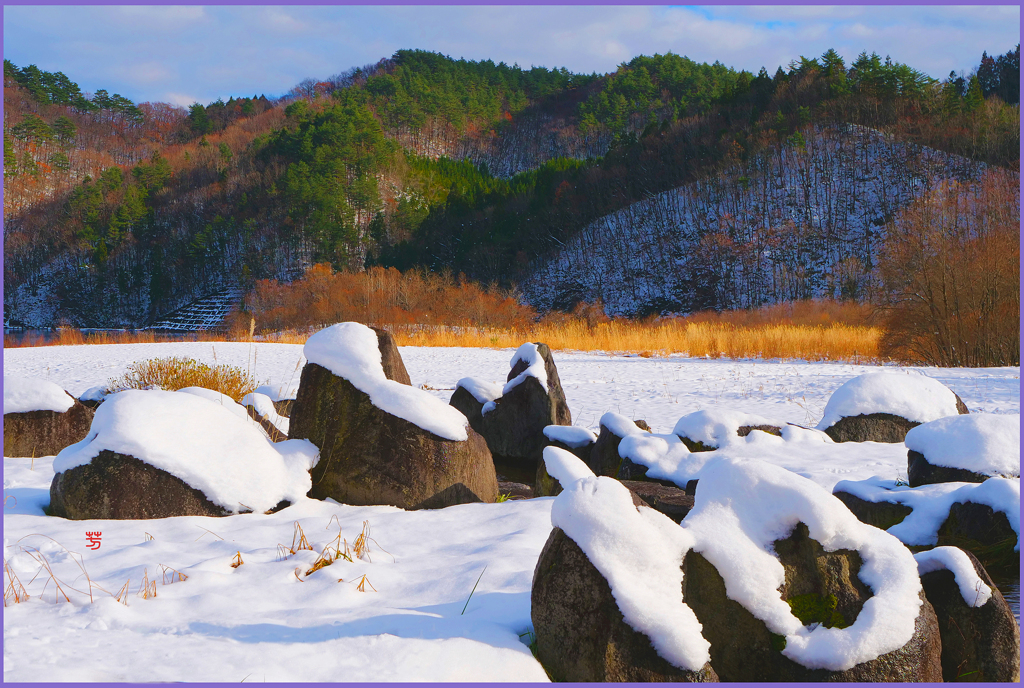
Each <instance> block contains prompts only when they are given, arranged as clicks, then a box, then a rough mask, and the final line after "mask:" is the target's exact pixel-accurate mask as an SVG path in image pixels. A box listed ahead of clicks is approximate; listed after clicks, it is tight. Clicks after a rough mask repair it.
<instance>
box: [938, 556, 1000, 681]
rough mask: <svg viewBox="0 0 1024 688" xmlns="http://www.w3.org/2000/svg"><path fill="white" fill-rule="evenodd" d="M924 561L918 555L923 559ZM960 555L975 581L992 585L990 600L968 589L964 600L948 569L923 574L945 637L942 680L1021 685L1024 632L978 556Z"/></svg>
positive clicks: (943, 641) (978, 591) (979, 591)
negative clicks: (1022, 633)
mask: <svg viewBox="0 0 1024 688" xmlns="http://www.w3.org/2000/svg"><path fill="white" fill-rule="evenodd" d="M940 549H945V548H940ZM954 553H955V550H954ZM922 554H924V555H927V554H929V553H928V552H924V553H922ZM921 556H922V555H921V554H919V555H918V558H919V560H920V558H921ZM957 556H959V557H963V558H964V559H966V560H967V563H968V565H969V566H970V568H971V569H973V572H974V574H975V576H976V577H977V578H976V579H975V582H976V583H977V581H978V580H980V582H981V583H982V584H984V585H985V586H988V589H989V590H990V595H991V596H990V597H989V598H988V600H987V601H985V602H984V603H980V602H981V599H982V595H983V593H982V592H981V590H975V589H974V588H975V586H968V587H969V589H968V590H967V596H968V599H965V598H964V592H965V591H964V586H962V585H961V584H960V583H959V582H958V580H957V575H956V574H954V573H953V571H951V570H949V569H948V568H941V569H937V570H929V571H927V572H926V573H923V574H922V575H921V584H922V585H923V586H924V594H925V596H926V597H927V598H928V601H929V602H930V603H931V604H932V606H933V607H934V608H935V615H936V618H937V621H938V625H939V633H940V634H941V636H942V678H943V680H944V681H985V682H996V681H999V682H1003V681H1010V682H1014V683H1016V682H1018V681H1020V629H1019V628H1018V626H1017V620H1016V619H1015V618H1014V616H1013V611H1012V610H1011V609H1010V605H1008V604H1007V603H1006V600H1005V599H1004V598H1003V596H1002V594H1001V593H1000V592H999V590H998V588H996V586H995V584H994V583H993V582H992V578H991V577H989V575H988V572H987V571H986V570H985V567H984V566H982V565H981V562H980V561H978V559H977V557H975V556H974V555H973V554H971V553H970V552H960V553H959V554H958V555H957ZM968 573H969V572H968ZM959 575H963V573H960V574H959ZM976 587H977V588H981V587H982V586H981V585H976ZM979 603H980V604H979ZM975 605H978V606H975Z"/></svg>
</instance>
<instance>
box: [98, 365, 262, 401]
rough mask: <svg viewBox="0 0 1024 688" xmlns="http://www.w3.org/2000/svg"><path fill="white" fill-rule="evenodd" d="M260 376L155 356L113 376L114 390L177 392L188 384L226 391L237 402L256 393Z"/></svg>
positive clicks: (109, 386)
mask: <svg viewBox="0 0 1024 688" xmlns="http://www.w3.org/2000/svg"><path fill="white" fill-rule="evenodd" d="M257 386H258V385H257V383H256V378H255V377H254V376H253V375H252V374H251V373H249V372H247V371H245V370H243V369H241V368H239V367H237V366H230V365H226V364H219V365H214V366H210V365H207V364H205V363H203V362H202V361H197V360H195V359H193V358H180V357H176V356H175V357H171V358H151V359H149V360H146V361H135V362H134V363H132V364H130V365H129V366H128V370H126V371H125V373H124V374H123V375H121V376H120V377H116V378H111V380H110V382H108V383H107V387H108V388H109V389H110V391H111V392H120V391H122V390H126V389H152V388H153V387H158V388H160V389H165V390H168V391H175V390H179V389H182V388H184V387H205V388H206V389H212V390H216V391H218V392H220V393H221V394H226V395H227V396H229V397H231V398H232V399H234V400H235V401H237V402H241V401H242V397H244V396H245V395H246V394H249V393H250V392H255V391H256V387H257Z"/></svg>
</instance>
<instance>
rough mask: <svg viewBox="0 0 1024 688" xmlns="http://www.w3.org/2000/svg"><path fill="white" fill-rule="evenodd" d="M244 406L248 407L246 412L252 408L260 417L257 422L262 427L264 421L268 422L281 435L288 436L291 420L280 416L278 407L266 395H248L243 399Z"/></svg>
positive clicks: (254, 393)
mask: <svg viewBox="0 0 1024 688" xmlns="http://www.w3.org/2000/svg"><path fill="white" fill-rule="evenodd" d="M242 405H243V406H245V407H247V409H246V410H248V407H251V408H252V410H253V411H255V412H256V413H257V414H258V415H259V417H258V418H256V420H257V422H260V424H261V425H262V424H263V421H266V422H267V423H270V424H271V425H273V426H274V427H275V428H276V429H277V430H278V431H279V432H280V433H281V434H283V435H285V436H287V435H288V425H289V422H290V421H289V419H288V418H286V417H285V416H282V415H280V414H278V412H277V407H276V406H274V402H273V401H272V400H271V398H270V397H268V396H267V395H266V394H260V393H259V392H251V393H249V394H246V395H245V396H244V397H243V398H242ZM264 429H266V428H264Z"/></svg>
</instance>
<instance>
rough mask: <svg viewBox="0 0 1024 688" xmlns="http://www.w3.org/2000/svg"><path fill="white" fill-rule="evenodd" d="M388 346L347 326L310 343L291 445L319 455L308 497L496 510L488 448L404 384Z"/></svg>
mask: <svg viewBox="0 0 1024 688" xmlns="http://www.w3.org/2000/svg"><path fill="white" fill-rule="evenodd" d="M382 341H383V342H384V343H385V344H386V341H387V340H386V339H384V338H382V337H380V334H379V332H374V331H372V330H370V328H367V327H365V326H363V325H359V324H358V323H342V324H340V325H334V326H333V327H329V328H327V329H325V330H321V331H320V332H318V333H317V334H315V335H313V337H310V339H309V340H308V341H307V342H306V347H305V350H304V353H305V355H306V359H307V361H309V362H308V363H307V364H306V366H305V367H304V368H303V369H302V376H301V380H300V383H299V390H298V395H297V396H296V399H295V404H294V406H293V408H292V415H291V418H290V424H289V437H290V438H304V439H308V440H310V441H311V442H312V443H313V444H315V445H316V446H317V447H319V448H320V460H319V462H318V463H317V464H316V466H315V467H314V468H313V469H312V480H313V487H312V489H311V490H310V492H309V496H310V497H313V498H316V499H327V498H331V499H334V500H336V501H338V502H341V503H344V504H353V505H362V504H390V505H393V506H399V507H403V508H440V507H444V506H449V505H451V504H460V503H465V502H470V501H484V502H493V501H494V500H495V499H496V498H497V494H498V482H497V477H496V475H495V472H494V465H493V463H492V461H491V456H490V452H489V451H488V450H487V444H486V442H485V441H484V439H483V438H482V437H481V436H480V435H479V434H477V433H476V432H474V431H473V430H472V428H470V427H469V426H468V422H467V421H466V418H465V416H463V415H462V414H460V413H459V412H458V411H457V410H455V409H454V408H452V407H451V406H448V405H447V404H444V403H443V402H441V401H439V400H437V399H436V398H435V397H433V396H431V395H430V394H429V393H427V392H424V391H423V390H419V389H416V388H414V387H412V386H409V385H407V384H405V383H404V382H402V381H400V380H401V379H402V378H401V375H400V374H398V373H396V371H404V370H405V367H404V365H401V359H400V357H399V356H398V352H397V349H396V350H395V351H394V352H392V354H388V352H387V351H386V350H381V349H380V348H378V347H379V346H384V345H385V344H380V342H382ZM378 356H379V358H378ZM389 356H390V361H391V362H390V364H389V365H383V363H384V362H387V361H388V360H389ZM387 375H396V376H397V377H399V380H393V379H391V378H388V377H387ZM407 377H408V376H407V375H406V376H405V378H406V379H407ZM456 486H459V487H456Z"/></svg>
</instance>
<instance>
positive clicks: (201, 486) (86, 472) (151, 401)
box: [51, 390, 317, 518]
mask: <svg viewBox="0 0 1024 688" xmlns="http://www.w3.org/2000/svg"><path fill="white" fill-rule="evenodd" d="M232 403H234V402H232ZM236 405H237V404H236ZM243 411H244V409H243ZM316 453H317V452H316V448H315V447H313V446H312V445H311V444H310V443H308V442H296V443H291V444H289V445H288V446H287V447H280V446H277V445H274V444H273V443H271V442H268V441H267V439H266V437H264V436H263V434H262V432H261V431H260V430H259V428H258V427H257V426H255V425H254V424H253V423H252V421H251V420H250V419H249V418H248V415H246V416H245V417H244V418H242V417H239V415H238V414H237V413H235V412H234V411H233V410H231V409H230V408H229V407H227V406H225V405H223V404H221V403H218V402H217V401H211V400H210V399H208V398H205V397H204V396H201V395H196V394H182V393H180V392H163V391H142V390H127V391H124V392H118V393H117V394H113V395H111V396H110V397H108V398H107V400H106V401H105V402H104V403H103V404H102V405H101V406H100V407H99V408H98V409H97V410H96V415H95V417H94V419H93V424H92V428H91V429H90V431H89V435H88V437H86V438H85V439H84V440H82V441H81V442H79V443H77V444H74V445H72V446H70V447H67V448H66V449H64V450H63V451H62V452H61V453H60V454H58V455H57V458H56V459H54V471H55V473H57V475H56V476H55V477H54V486H53V487H51V495H53V496H54V497H55V498H56V501H57V502H59V504H55V505H54V506H55V508H56V507H58V506H59V509H58V511H63V512H66V513H67V514H68V517H70V518H146V517H149V518H154V517H157V518H159V517H164V516H168V515H184V514H180V513H176V512H174V506H175V505H174V504H168V505H165V506H166V507H167V508H168V509H170V510H171V513H164V512H162V511H160V512H157V513H153V512H148V513H147V512H146V506H145V504H146V500H147V498H149V497H153V498H154V499H156V498H158V497H159V495H149V494H147V493H146V489H145V485H142V484H138V483H134V484H133V483H131V482H130V481H127V474H126V473H124V472H123V471H121V468H122V466H123V464H126V463H131V462H129V461H121V460H119V459H117V457H128V458H129V459H132V460H134V461H138V462H141V463H143V464H145V465H147V466H151V467H152V468H155V469H159V471H162V472H164V473H166V474H169V475H170V476H173V477H174V478H175V479H177V480H179V481H180V482H182V483H183V484H184V485H186V486H188V487H189V488H192V489H194V490H198V491H199V492H200V493H201V494H202V495H203V496H204V497H205V498H206V499H207V500H208V501H209V502H210V503H212V504H213V505H215V506H216V507H218V508H219V509H221V510H223V512H225V513H239V512H242V511H258V512H261V511H267V510H269V509H272V508H274V507H275V506H277V505H278V504H279V503H280V502H282V501H290V502H291V501H296V500H299V499H301V498H303V497H305V494H306V492H307V491H308V490H309V488H310V485H311V483H310V478H309V469H310V467H311V466H312V464H313V463H314V460H315V457H316ZM101 455H103V456H102V457H101ZM99 458H102V459H103V462H107V463H111V462H113V463H111V466H109V467H107V466H106V464H104V467H102V468H101V467H100V466H99V465H96V466H93V463H94V461H97V460H98V459H99ZM118 461H120V463H117V462H118ZM108 468H109V470H108ZM92 473H97V474H102V475H103V476H104V477H105V479H104V480H99V479H95V477H96V476H92V477H93V478H94V479H92V480H90V475H91V474H92ZM132 475H136V473H132ZM119 477H121V478H124V481H123V482H122V483H118V482H117V480H118V479H119ZM97 490H99V491H101V492H103V493H104V495H107V497H106V498H99V496H98V493H96V491H97ZM97 509H99V511H98V512H97V511H96V510H97ZM139 509H141V512H139Z"/></svg>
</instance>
